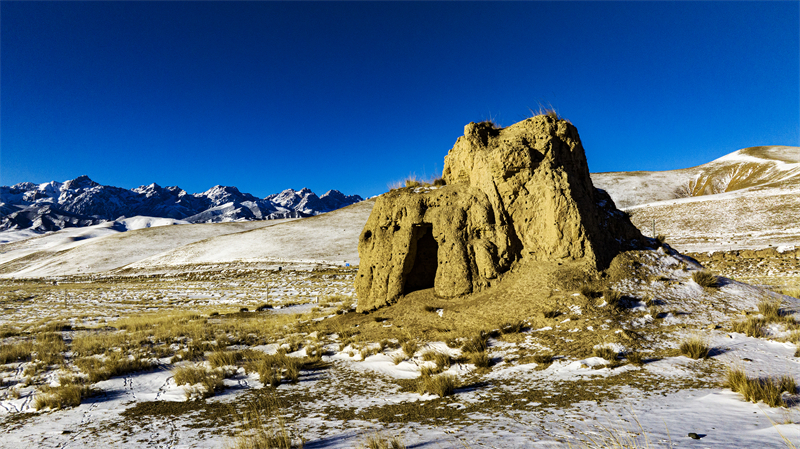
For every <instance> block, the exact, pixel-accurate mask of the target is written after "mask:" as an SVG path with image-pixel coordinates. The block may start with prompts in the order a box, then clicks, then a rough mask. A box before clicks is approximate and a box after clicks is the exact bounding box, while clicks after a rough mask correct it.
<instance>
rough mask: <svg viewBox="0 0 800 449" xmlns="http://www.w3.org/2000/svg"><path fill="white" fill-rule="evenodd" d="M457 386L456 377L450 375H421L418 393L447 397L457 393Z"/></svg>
mask: <svg viewBox="0 0 800 449" xmlns="http://www.w3.org/2000/svg"><path fill="white" fill-rule="evenodd" d="M457 384H458V381H457V379H456V377H455V376H453V375H450V374H440V375H438V376H431V375H421V376H420V378H419V381H418V383H417V392H418V393H420V394H423V393H430V394H435V395H437V396H439V397H445V396H450V395H451V394H453V393H454V392H455V390H456V386H457Z"/></svg>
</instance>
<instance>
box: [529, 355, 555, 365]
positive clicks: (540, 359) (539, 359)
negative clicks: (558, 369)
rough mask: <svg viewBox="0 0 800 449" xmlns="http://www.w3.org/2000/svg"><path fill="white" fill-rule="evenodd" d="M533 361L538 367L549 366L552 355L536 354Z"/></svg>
mask: <svg viewBox="0 0 800 449" xmlns="http://www.w3.org/2000/svg"><path fill="white" fill-rule="evenodd" d="M533 361H534V362H536V363H538V364H539V365H549V364H551V363H553V354H536V355H535V356H533Z"/></svg>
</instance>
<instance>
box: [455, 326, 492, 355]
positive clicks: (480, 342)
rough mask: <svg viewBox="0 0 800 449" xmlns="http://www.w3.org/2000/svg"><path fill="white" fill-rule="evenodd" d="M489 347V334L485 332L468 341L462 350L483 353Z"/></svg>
mask: <svg viewBox="0 0 800 449" xmlns="http://www.w3.org/2000/svg"><path fill="white" fill-rule="evenodd" d="M488 347H489V334H487V333H486V332H484V331H481V333H480V334H478V335H476V336H474V337H472V338H470V339H468V340H467V341H466V342H465V343H464V345H463V346H461V350H462V351H463V352H467V353H469V352H483V351H486V349H487V348H488Z"/></svg>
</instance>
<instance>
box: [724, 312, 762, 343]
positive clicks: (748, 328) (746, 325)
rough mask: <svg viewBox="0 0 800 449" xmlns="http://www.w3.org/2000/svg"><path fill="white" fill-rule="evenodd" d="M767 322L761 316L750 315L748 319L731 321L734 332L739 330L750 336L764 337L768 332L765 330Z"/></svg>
mask: <svg viewBox="0 0 800 449" xmlns="http://www.w3.org/2000/svg"><path fill="white" fill-rule="evenodd" d="M766 324H767V322H766V320H764V318H759V317H752V316H751V317H750V318H748V319H746V320H740V321H734V322H733V323H731V330H732V331H733V332H739V333H741V334H745V335H747V336H748V337H755V338H758V337H763V336H764V335H765V334H766V333H765V332H764V326H765V325H766Z"/></svg>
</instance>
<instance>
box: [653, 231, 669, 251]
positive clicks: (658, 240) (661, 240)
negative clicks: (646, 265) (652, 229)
mask: <svg viewBox="0 0 800 449" xmlns="http://www.w3.org/2000/svg"><path fill="white" fill-rule="evenodd" d="M655 240H656V248H661V247H662V246H664V243H665V242H666V241H667V236H666V235H663V234H659V235H657V236H656V238H655Z"/></svg>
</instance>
